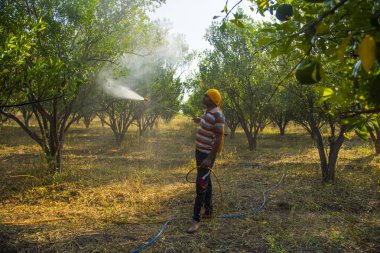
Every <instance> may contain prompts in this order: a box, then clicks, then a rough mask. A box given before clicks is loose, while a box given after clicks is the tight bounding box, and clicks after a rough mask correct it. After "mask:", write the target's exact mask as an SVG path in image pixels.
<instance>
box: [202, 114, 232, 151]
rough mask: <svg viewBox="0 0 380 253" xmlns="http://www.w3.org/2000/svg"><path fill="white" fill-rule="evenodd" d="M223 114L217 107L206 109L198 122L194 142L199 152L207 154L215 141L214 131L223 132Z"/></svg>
mask: <svg viewBox="0 0 380 253" xmlns="http://www.w3.org/2000/svg"><path fill="white" fill-rule="evenodd" d="M224 121H225V119H224V115H223V113H222V111H221V110H220V108H219V107H215V108H213V109H212V110H210V111H206V112H205V114H204V115H203V116H202V118H201V121H200V123H199V126H198V129H197V134H196V139H195V144H196V149H197V150H199V151H200V152H203V153H206V154H209V153H210V152H211V150H212V147H213V145H214V141H215V133H221V134H222V133H223V129H224Z"/></svg>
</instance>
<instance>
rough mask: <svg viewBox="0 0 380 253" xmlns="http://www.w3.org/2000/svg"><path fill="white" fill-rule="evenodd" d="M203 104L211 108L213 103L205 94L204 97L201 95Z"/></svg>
mask: <svg viewBox="0 0 380 253" xmlns="http://www.w3.org/2000/svg"><path fill="white" fill-rule="evenodd" d="M203 104H204V105H205V106H207V107H208V106H212V105H213V104H214V103H213V102H212V100H211V98H210V97H209V96H208V95H207V94H206V93H205V94H204V95H203Z"/></svg>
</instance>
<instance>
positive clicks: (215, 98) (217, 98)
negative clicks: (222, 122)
mask: <svg viewBox="0 0 380 253" xmlns="http://www.w3.org/2000/svg"><path fill="white" fill-rule="evenodd" d="M206 94H207V96H209V98H210V99H211V101H212V102H213V103H214V104H215V105H216V106H218V107H220V102H221V101H222V96H221V95H220V93H219V91H218V90H216V89H209V90H208V91H206Z"/></svg>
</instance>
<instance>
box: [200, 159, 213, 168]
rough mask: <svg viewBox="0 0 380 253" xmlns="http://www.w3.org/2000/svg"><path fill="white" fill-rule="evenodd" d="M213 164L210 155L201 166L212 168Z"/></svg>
mask: <svg viewBox="0 0 380 253" xmlns="http://www.w3.org/2000/svg"><path fill="white" fill-rule="evenodd" d="M211 165H212V162H211V159H210V158H209V157H208V158H206V159H204V160H203V161H202V163H201V168H205V169H207V168H210V169H211Z"/></svg>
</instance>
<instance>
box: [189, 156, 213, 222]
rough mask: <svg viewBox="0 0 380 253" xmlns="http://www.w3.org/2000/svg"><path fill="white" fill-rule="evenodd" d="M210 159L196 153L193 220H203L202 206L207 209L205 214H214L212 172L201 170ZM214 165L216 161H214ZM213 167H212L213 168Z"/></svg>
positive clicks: (205, 169)
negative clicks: (203, 162)
mask: <svg viewBox="0 0 380 253" xmlns="http://www.w3.org/2000/svg"><path fill="white" fill-rule="evenodd" d="M207 157H208V154H206V153H203V152H200V151H198V150H196V151H195V159H196V161H197V167H198V169H197V180H196V193H197V196H196V198H195V203H194V214H193V220H195V221H200V220H201V209H202V206H204V208H205V214H207V215H211V214H212V183H211V171H210V170H209V169H207V168H200V167H199V166H200V165H201V163H202V161H203V160H204V159H206V158H207ZM212 164H214V160H213V161H212ZM211 167H212V166H211Z"/></svg>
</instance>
